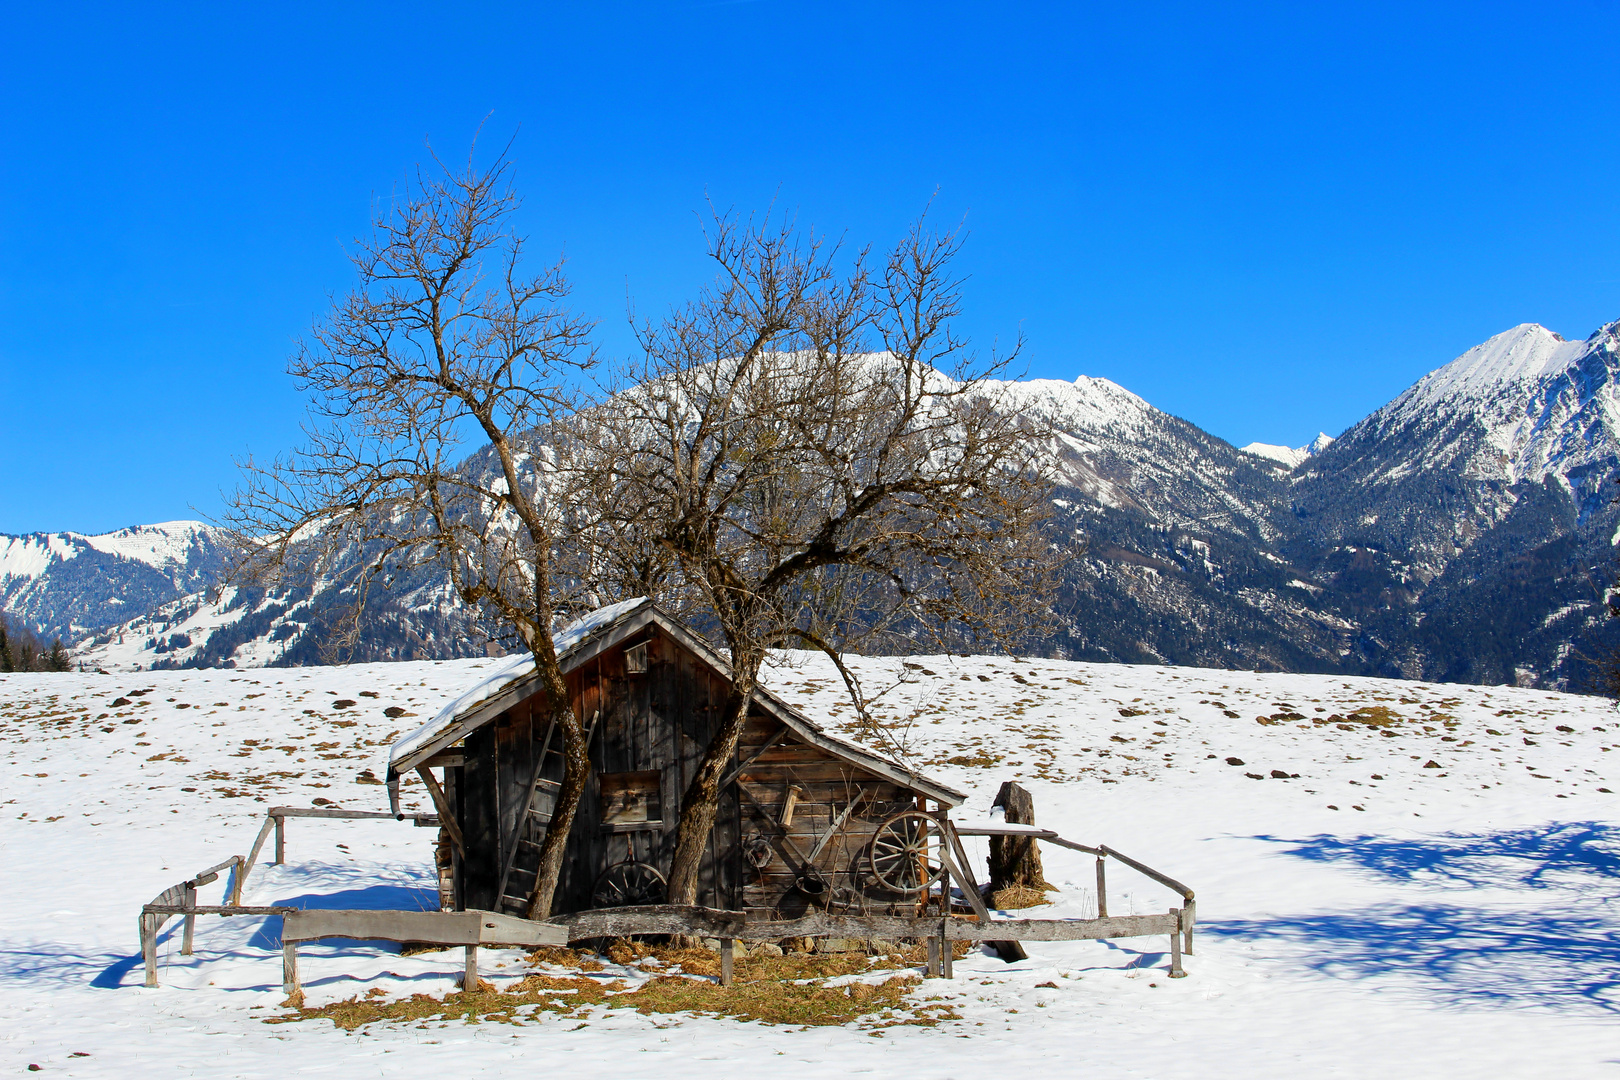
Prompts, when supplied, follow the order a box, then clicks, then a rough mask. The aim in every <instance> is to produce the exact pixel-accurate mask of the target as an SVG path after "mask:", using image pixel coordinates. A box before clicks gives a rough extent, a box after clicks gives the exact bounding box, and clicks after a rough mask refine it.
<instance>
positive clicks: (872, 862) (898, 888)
mask: <svg viewBox="0 0 1620 1080" xmlns="http://www.w3.org/2000/svg"><path fill="white" fill-rule="evenodd" d="M933 824H934V820H933V818H930V817H929V816H928V815H927V814H924V813H922V812H921V811H918V810H906V811H904V812H902V813H899V814H896V815H894V816H893V817H892V818H890V819H889V820H887V821H885V822H884V823H883V824H882V825H879V826H878V828H877V832H876V833H874V834H873V836H872V846H871V849H870V851H869V852H868V853H867V856H866V859H867V865H868V866H869V868H870V869H871V871H872V876H873V877H874V878H876V879H877V881H878V884H880V885H882V886H883V887H884V888H885V889H888V890H889V891H890V892H896V893H900V894H901V895H903V896H915V895H916V894H918V893H920V892H922V891H923V890H924V889H926V888H928V886H930V885H932V884H933V883H934V882H936V881H938V880H939V877H940V874H941V873H942V872H943V870H944V868H943V867H942V866H941V865H940V864H939V863H938V862H935V861H931V860H930V859H929V858H928V833H929V829H930V828H931V827H932V826H933Z"/></svg>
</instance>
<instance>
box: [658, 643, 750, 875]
mask: <svg viewBox="0 0 1620 1080" xmlns="http://www.w3.org/2000/svg"><path fill="white" fill-rule="evenodd" d="M745 666H751V667H752V670H751V671H748V672H746V673H739V672H738V671H736V670H735V669H734V670H733V671H732V678H733V680H734V681H733V682H732V684H731V693H730V694H728V695H727V696H726V711H725V715H724V719H723V720H722V721H721V724H720V730H719V731H717V732H716V733H715V736H714V738H713V739H711V740H710V741H709V748H708V750H707V751H706V752H705V753H704V755H703V760H702V761H701V762H699V763H698V767H697V772H696V773H695V774H694V775H693V777H692V782H691V783H690V784H689V785H687V788H686V794H685V795H684V796H683V797H682V798H681V817H680V822H679V823H678V824H677V825H676V827H675V855H674V858H673V859H672V860H671V861H670V866H669V897H668V900H669V903H671V904H695V903H697V891H698V875H699V872H700V871H701V870H702V868H703V853H704V852H705V851H706V850H707V849H708V846H709V834H710V833H711V832H713V831H714V817H715V813H716V811H717V810H718V808H719V805H720V779H721V777H723V776H724V775H725V773H726V769H727V768H728V767H729V766H730V764H731V759H732V758H733V757H734V756H735V755H736V753H737V740H738V739H740V738H741V737H742V729H743V724H744V723H745V722H747V720H748V707H749V706H750V705H751V704H753V700H754V681H755V679H756V678H757V676H758V671H759V664H758V662H757V661H756V662H754V663H753V664H752V665H745ZM744 687H746V689H745V688H744Z"/></svg>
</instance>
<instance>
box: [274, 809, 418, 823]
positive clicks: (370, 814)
mask: <svg viewBox="0 0 1620 1080" xmlns="http://www.w3.org/2000/svg"><path fill="white" fill-rule="evenodd" d="M269 814H270V816H271V817H273V818H290V817H314V818H341V819H345V820H355V821H359V820H362V819H364V818H393V817H394V815H393V814H390V813H388V812H387V811H384V810H333V809H330V808H328V807H322V806H272V807H271V808H270V810H269ZM396 820H397V819H396Z"/></svg>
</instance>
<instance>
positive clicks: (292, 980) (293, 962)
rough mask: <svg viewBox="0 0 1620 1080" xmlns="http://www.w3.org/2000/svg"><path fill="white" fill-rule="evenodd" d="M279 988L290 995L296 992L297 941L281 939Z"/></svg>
mask: <svg viewBox="0 0 1620 1080" xmlns="http://www.w3.org/2000/svg"><path fill="white" fill-rule="evenodd" d="M281 989H282V991H283V992H284V993H285V994H286V995H287V996H288V997H292V996H293V995H294V994H296V993H298V942H296V941H288V940H287V939H286V937H285V936H284V937H282V939H281Z"/></svg>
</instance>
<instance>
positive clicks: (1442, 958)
mask: <svg viewBox="0 0 1620 1080" xmlns="http://www.w3.org/2000/svg"><path fill="white" fill-rule="evenodd" d="M1256 839H1260V840H1265V841H1268V842H1270V843H1276V844H1286V845H1290V847H1289V848H1288V849H1287V854H1289V855H1292V856H1294V857H1296V858H1301V859H1307V860H1310V861H1313V862H1328V863H1342V864H1347V865H1349V866H1351V867H1355V868H1358V869H1360V870H1362V871H1364V872H1367V873H1371V874H1375V875H1377V876H1379V877H1382V878H1384V879H1386V880H1392V881H1396V882H1401V883H1410V884H1414V885H1437V886H1442V887H1447V888H1480V889H1506V890H1515V889H1516V890H1524V891H1527V892H1529V893H1530V895H1532V896H1535V897H1537V898H1539V900H1540V902H1541V903H1542V905H1543V906H1542V907H1541V908H1540V909H1539V910H1537V909H1532V910H1504V909H1500V908H1485V907H1467V906H1463V905H1459V904H1443V903H1434V904H1409V905H1398V904H1386V905H1380V906H1376V907H1371V908H1366V909H1364V910H1361V911H1356V912H1350V913H1342V914H1340V913H1334V914H1319V915H1301V916H1281V917H1275V918H1269V919H1253V920H1220V921H1213V922H1209V923H1205V924H1201V925H1200V927H1199V929H1200V930H1201V931H1202V932H1203V933H1205V934H1208V935H1211V936H1214V937H1241V938H1249V939H1254V940H1259V941H1270V942H1277V941H1279V940H1280V941H1282V942H1284V943H1287V944H1291V945H1295V946H1298V947H1299V951H1298V954H1297V955H1298V956H1299V958H1300V962H1302V963H1303V964H1304V965H1305V966H1306V967H1308V968H1310V969H1311V970H1314V971H1317V972H1320V973H1322V974H1325V975H1330V976H1333V977H1337V978H1342V979H1365V978H1373V977H1378V976H1395V977H1397V978H1405V979H1407V980H1409V981H1411V982H1413V983H1415V984H1418V985H1422V986H1424V987H1426V988H1427V990H1428V992H1430V993H1431V994H1433V995H1434V996H1435V997H1436V998H1437V1000H1440V1001H1443V1002H1445V1003H1449V1004H1476V1005H1490V1006H1496V1007H1501V1006H1520V1007H1530V1006H1535V1007H1546V1008H1554V1009H1566V1010H1567V1009H1576V1010H1581V1011H1586V1010H1598V1011H1602V1012H1606V1013H1620V921H1617V920H1616V918H1615V917H1614V907H1613V906H1612V905H1611V903H1609V902H1610V901H1612V900H1614V899H1617V898H1620V888H1617V886H1620V828H1617V827H1615V826H1612V825H1607V824H1603V823H1599V822H1555V823H1552V824H1549V825H1545V826H1540V827H1535V828H1525V829H1513V830H1505V831H1501V832H1493V833H1474V834H1465V833H1444V834H1439V835H1436V836H1432V837H1420V838H1407V839H1402V838H1392V837H1383V836H1356V837H1350V838H1344V837H1334V836H1317V837H1312V838H1309V839H1303V840H1301V839H1286V838H1282V837H1275V836H1261V837H1256ZM1552 893H1557V894H1562V895H1560V896H1558V899H1557V900H1556V902H1553V903H1549V901H1552V896H1550V895H1549V894H1552Z"/></svg>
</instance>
